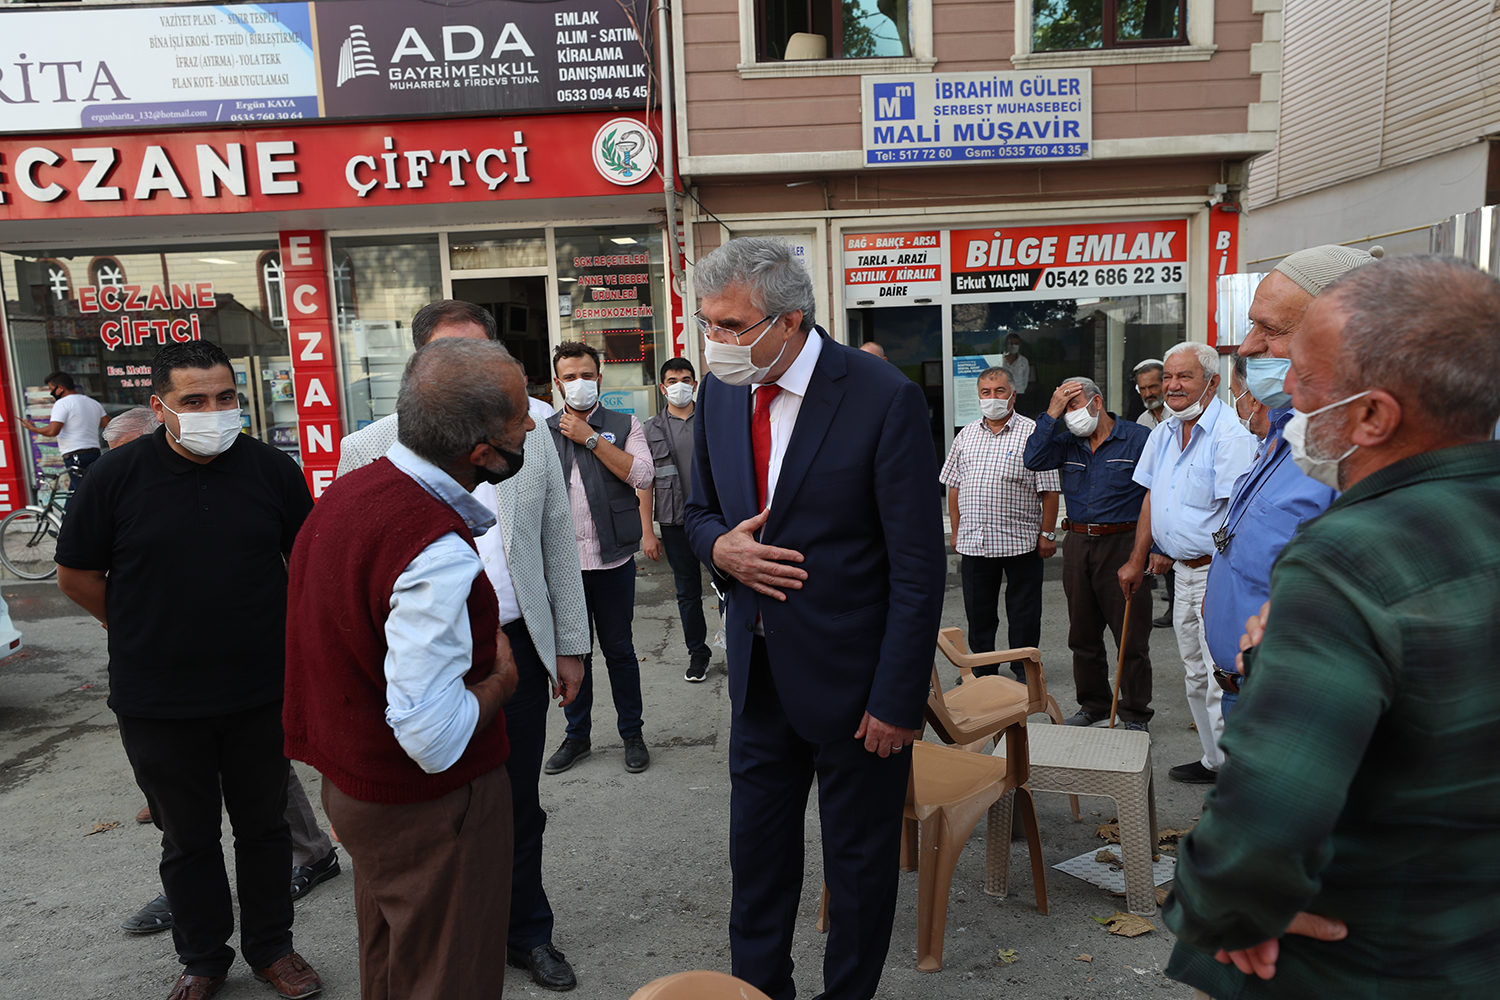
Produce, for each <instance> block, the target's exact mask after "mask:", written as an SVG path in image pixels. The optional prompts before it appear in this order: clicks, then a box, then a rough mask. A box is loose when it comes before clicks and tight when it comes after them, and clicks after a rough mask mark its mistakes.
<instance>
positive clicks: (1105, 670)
mask: <svg viewBox="0 0 1500 1000" xmlns="http://www.w3.org/2000/svg"><path fill="white" fill-rule="evenodd" d="M1134 544H1135V532H1133V531H1122V532H1119V533H1118V534H1114V535H1081V534H1078V533H1077V532H1075V531H1070V532H1068V533H1067V535H1066V536H1065V537H1064V538H1063V546H1062V548H1063V593H1064V594H1066V595H1067V598H1068V648H1069V649H1071V650H1072V651H1073V684H1074V686H1075V687H1076V688H1077V690H1078V707H1079V708H1081V709H1083V710H1084V711H1085V712H1087V713H1089V714H1090V715H1096V716H1099V717H1100V718H1107V717H1108V716H1109V706H1110V702H1111V701H1112V700H1113V698H1114V676H1115V662H1116V661H1115V660H1114V659H1112V658H1111V657H1110V656H1109V655H1108V652H1109V651H1108V648H1107V647H1106V646H1105V643H1104V630H1105V629H1109V631H1110V633H1111V634H1112V635H1113V636H1114V638H1115V649H1116V651H1118V650H1119V648H1120V625H1121V623H1122V622H1123V621H1124V620H1125V595H1124V593H1122V592H1121V590H1120V578H1119V577H1118V576H1117V575H1116V574H1117V573H1118V572H1119V569H1120V567H1121V566H1123V565H1124V564H1125V561H1126V560H1127V559H1129V558H1130V549H1131V546H1132V545H1134ZM1128 639H1129V641H1128V643H1127V644H1126V647H1125V666H1124V671H1123V673H1122V675H1121V679H1120V713H1119V717H1120V719H1121V720H1123V721H1125V722H1150V721H1151V714H1152V709H1151V594H1150V593H1149V592H1144V593H1137V594H1136V595H1135V600H1133V601H1131V602H1130V635H1129V637H1128ZM1116 655H1118V652H1117V654H1116Z"/></svg>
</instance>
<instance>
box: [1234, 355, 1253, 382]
mask: <svg viewBox="0 0 1500 1000" xmlns="http://www.w3.org/2000/svg"><path fill="white" fill-rule="evenodd" d="M1233 357H1234V374H1235V375H1236V376H1238V378H1239V380H1240V382H1241V383H1243V384H1244V385H1245V386H1247V387H1248V386H1249V385H1250V362H1249V361H1248V360H1246V358H1245V356H1244V355H1242V354H1240V353H1239V352H1238V351H1236V352H1235V353H1234V355H1233Z"/></svg>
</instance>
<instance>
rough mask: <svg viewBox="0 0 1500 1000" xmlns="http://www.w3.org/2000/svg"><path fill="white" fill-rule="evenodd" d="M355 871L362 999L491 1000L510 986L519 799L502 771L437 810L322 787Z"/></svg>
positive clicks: (432, 805)
mask: <svg viewBox="0 0 1500 1000" xmlns="http://www.w3.org/2000/svg"><path fill="white" fill-rule="evenodd" d="M323 809H324V810H325V811H326V812H327V813H328V821H329V823H330V824H331V825H332V826H333V827H334V829H336V830H338V836H339V842H340V843H341V844H343V846H344V849H345V850H346V851H348V852H349V857H350V859H351V860H352V861H353V862H354V912H355V916H356V918H357V919H358V921H359V986H360V996H361V997H362V998H363V1000H479V998H484V1000H491V998H498V997H499V996H500V994H501V988H502V987H503V985H504V981H505V938H506V928H507V927H508V925H509V922H510V874H511V848H512V829H511V796H510V777H509V776H508V774H507V773H506V770H505V768H504V767H497V768H495V769H494V770H493V771H491V772H489V773H488V774H485V775H482V776H481V777H479V778H476V779H474V781H472V782H470V783H469V784H467V785H465V786H464V787H463V788H460V789H458V790H456V791H453V792H450V793H449V794H447V795H445V796H443V797H442V798H440V799H437V800H436V801H433V802H417V803H413V804H411V805H383V804H380V803H376V802H361V801H360V800H359V799H354V798H350V797H349V796H348V795H345V794H344V793H343V792H341V791H339V790H338V789H337V788H335V787H334V786H333V782H331V781H329V780H327V779H326V778H325V779H324V780H323Z"/></svg>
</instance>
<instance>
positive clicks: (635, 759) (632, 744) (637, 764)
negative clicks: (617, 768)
mask: <svg viewBox="0 0 1500 1000" xmlns="http://www.w3.org/2000/svg"><path fill="white" fill-rule="evenodd" d="M650 766H651V751H650V750H647V749H646V740H645V739H644V738H643V737H640V736H627V737H625V770H627V771H629V772H630V773H631V774H640V773H641V772H642V771H644V770H645V769H646V768H648V767H650Z"/></svg>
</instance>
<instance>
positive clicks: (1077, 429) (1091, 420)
mask: <svg viewBox="0 0 1500 1000" xmlns="http://www.w3.org/2000/svg"><path fill="white" fill-rule="evenodd" d="M1099 412H1100V413H1103V412H1104V410H1103V407H1100V410H1099ZM1063 421H1064V422H1065V423H1066V424H1067V425H1068V430H1070V431H1072V432H1073V435H1074V436H1075V437H1081V438H1086V437H1088V436H1089V435H1090V434H1092V433H1094V428H1095V427H1098V426H1099V414H1098V413H1090V412H1089V408H1088V407H1087V406H1082V407H1079V408H1078V409H1076V410H1069V411H1068V412H1067V413H1064V414H1063Z"/></svg>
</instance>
